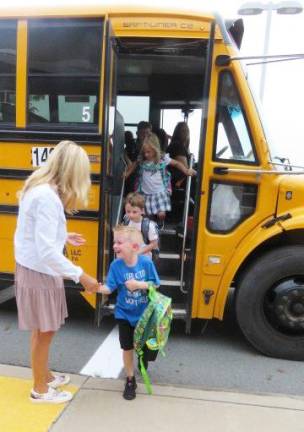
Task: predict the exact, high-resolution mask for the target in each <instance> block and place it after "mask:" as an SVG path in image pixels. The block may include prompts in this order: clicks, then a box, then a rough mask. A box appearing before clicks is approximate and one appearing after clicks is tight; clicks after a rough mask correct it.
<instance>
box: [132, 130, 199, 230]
mask: <svg viewBox="0 0 304 432" xmlns="http://www.w3.org/2000/svg"><path fill="white" fill-rule="evenodd" d="M168 165H171V166H173V167H175V168H177V169H179V170H180V171H182V173H184V174H185V175H187V176H193V175H195V174H196V171H195V170H193V169H192V168H186V167H185V166H184V165H183V164H182V163H180V162H178V161H176V160H174V159H171V158H170V157H169V155H168V154H164V155H162V154H161V151H160V146H159V141H158V138H157V136H156V135H155V134H153V133H151V134H150V135H148V136H147V137H146V138H145V140H144V142H143V145H142V148H141V150H140V154H139V158H138V160H137V161H135V162H133V163H132V164H130V166H129V168H128V169H127V172H126V178H128V176H129V175H130V174H131V173H132V172H133V171H134V170H135V169H136V167H137V166H138V167H139V174H138V179H137V187H136V189H137V191H138V192H141V193H142V194H144V196H145V209H146V214H147V215H148V216H156V217H157V219H158V223H159V225H160V226H161V227H163V225H164V221H165V217H166V211H170V210H171V200H170V192H171V191H170V188H171V185H170V178H169V173H168V171H167V169H166V167H167V166H168Z"/></svg>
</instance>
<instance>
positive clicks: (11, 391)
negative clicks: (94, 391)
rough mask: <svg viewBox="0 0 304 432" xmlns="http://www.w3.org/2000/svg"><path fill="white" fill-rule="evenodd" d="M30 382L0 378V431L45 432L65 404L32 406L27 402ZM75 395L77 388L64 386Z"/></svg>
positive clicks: (30, 386)
mask: <svg viewBox="0 0 304 432" xmlns="http://www.w3.org/2000/svg"><path fill="white" fill-rule="evenodd" d="M31 388H32V381H30V380H24V379H19V378H10V377H2V376H0V431H1V432H47V431H48V430H49V427H50V426H51V424H52V423H53V422H54V421H55V420H56V418H57V417H58V416H59V414H60V413H61V412H62V411H63V410H64V408H65V406H66V404H58V405H51V404H45V405H44V404H41V405H40V404H33V403H32V402H30V400H29V394H30V390H31ZM64 389H66V390H69V391H70V392H72V393H76V392H77V390H78V387H76V386H65V387H64Z"/></svg>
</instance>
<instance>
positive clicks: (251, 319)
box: [236, 245, 304, 360]
mask: <svg viewBox="0 0 304 432" xmlns="http://www.w3.org/2000/svg"><path fill="white" fill-rule="evenodd" d="M236 316H237V320H238V323H239V326H240V328H241V330H242V332H243V333H244V335H245V337H246V338H247V339H248V341H249V342H250V343H251V344H252V345H253V346H254V347H255V348H256V349H258V350H259V351H261V352H262V353H263V354H265V355H268V356H270V357H278V358H283V359H288V360H304V246H298V245H297V246H286V247H278V248H277V249H275V250H272V251H270V252H267V253H266V254H264V255H262V256H261V257H259V258H257V259H256V260H255V262H253V263H252V264H251V265H250V266H249V267H248V268H247V269H246V271H245V272H244V273H243V275H242V277H241V280H240V283H239V285H238V290H237V293H236Z"/></svg>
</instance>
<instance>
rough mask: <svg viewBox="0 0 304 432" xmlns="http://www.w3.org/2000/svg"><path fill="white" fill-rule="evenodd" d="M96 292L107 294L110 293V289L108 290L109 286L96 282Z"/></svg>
mask: <svg viewBox="0 0 304 432" xmlns="http://www.w3.org/2000/svg"><path fill="white" fill-rule="evenodd" d="M97 292H98V293H101V294H106V295H108V294H111V292H112V291H111V290H110V288H108V287H107V285H104V284H102V283H100V284H98V291H97Z"/></svg>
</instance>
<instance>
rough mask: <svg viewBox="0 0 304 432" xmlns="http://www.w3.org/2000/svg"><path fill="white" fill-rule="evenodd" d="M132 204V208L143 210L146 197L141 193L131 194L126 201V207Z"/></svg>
mask: <svg viewBox="0 0 304 432" xmlns="http://www.w3.org/2000/svg"><path fill="white" fill-rule="evenodd" d="M126 204H130V206H131V207H138V208H140V209H141V210H143V209H144V208H145V197H144V196H143V195H142V194H140V193H139V192H130V193H129V194H128V195H127V196H126V199H125V205H126Z"/></svg>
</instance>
